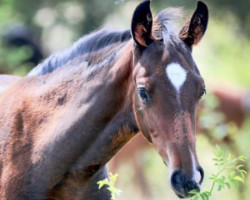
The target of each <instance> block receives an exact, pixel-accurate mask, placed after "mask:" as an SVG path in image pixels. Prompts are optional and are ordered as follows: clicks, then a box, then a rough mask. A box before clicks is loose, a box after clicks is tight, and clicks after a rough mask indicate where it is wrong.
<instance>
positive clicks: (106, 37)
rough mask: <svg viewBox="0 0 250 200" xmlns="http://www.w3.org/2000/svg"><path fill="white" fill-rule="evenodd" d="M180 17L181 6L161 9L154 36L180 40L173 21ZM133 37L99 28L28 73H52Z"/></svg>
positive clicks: (169, 40)
mask: <svg viewBox="0 0 250 200" xmlns="http://www.w3.org/2000/svg"><path fill="white" fill-rule="evenodd" d="M180 17H182V9H181V8H167V9H165V10H163V11H161V12H160V13H159V14H158V15H157V16H156V17H155V19H154V23H153V27H152V37H153V38H154V39H156V40H164V43H165V44H169V43H171V42H173V41H178V40H179V37H177V35H176V33H175V32H174V31H173V24H172V23H171V22H172V21H174V20H175V19H179V18H180ZM131 37H132V36H131V33H130V30H125V31H111V30H109V29H107V28H102V29H99V30H97V31H95V32H93V33H90V34H88V35H86V36H83V37H82V38H80V39H79V40H78V41H77V42H75V43H74V44H73V46H71V47H69V48H68V49H66V50H64V51H62V52H59V53H56V54H53V55H51V56H50V57H49V58H47V59H45V60H44V61H43V62H42V63H40V64H39V65H37V66H36V67H35V68H33V70H31V71H30V72H29V73H28V76H37V75H38V76H39V75H45V74H48V73H51V72H53V71H54V70H56V69H57V68H59V67H62V66H64V65H66V64H67V63H68V62H70V61H72V60H73V59H75V58H77V57H79V56H81V55H83V54H90V53H92V52H96V51H99V50H101V49H103V48H105V47H107V46H110V45H112V44H115V43H123V42H126V41H128V40H129V39H130V38H131Z"/></svg>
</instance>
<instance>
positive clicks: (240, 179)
mask: <svg viewBox="0 0 250 200" xmlns="http://www.w3.org/2000/svg"><path fill="white" fill-rule="evenodd" d="M233 179H234V180H236V181H240V182H242V183H244V179H243V178H242V177H240V176H235V177H234V178H233Z"/></svg>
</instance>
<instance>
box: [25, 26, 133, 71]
mask: <svg viewBox="0 0 250 200" xmlns="http://www.w3.org/2000/svg"><path fill="white" fill-rule="evenodd" d="M130 38H131V33H130V31H129V30H125V31H111V30H108V29H100V30H98V31H95V32H93V33H91V34H89V35H86V36H84V37H82V38H80V39H79V40H78V41H77V42H75V43H74V44H73V46H71V47H69V48H68V49H65V50H64V51H62V52H59V53H56V54H53V55H51V56H50V57H49V58H47V59H46V60H45V61H43V62H42V63H41V64H39V65H38V66H36V67H35V68H34V69H33V70H31V71H30V72H29V73H28V76H39V75H44V74H48V73H51V72H53V71H54V70H56V69H57V68H59V67H61V66H64V65H65V64H67V63H68V62H69V61H71V60H73V59H75V58H77V57H79V56H81V55H83V54H89V53H92V52H95V51H98V50H101V49H102V48H104V47H107V46H110V45H112V44H114V43H123V42H126V41H128V40H129V39H130Z"/></svg>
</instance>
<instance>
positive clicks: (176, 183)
mask: <svg viewBox="0 0 250 200" xmlns="http://www.w3.org/2000/svg"><path fill="white" fill-rule="evenodd" d="M183 181H184V180H183V176H182V174H181V172H180V171H175V172H174V173H173V174H172V177H171V185H172V187H173V188H174V189H175V190H177V191H180V192H182V191H183V187H182V183H183Z"/></svg>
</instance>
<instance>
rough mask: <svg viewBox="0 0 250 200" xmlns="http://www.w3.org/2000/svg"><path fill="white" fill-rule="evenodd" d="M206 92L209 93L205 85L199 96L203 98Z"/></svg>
mask: <svg viewBox="0 0 250 200" xmlns="http://www.w3.org/2000/svg"><path fill="white" fill-rule="evenodd" d="M206 93H207V91H206V88H205V87H204V88H202V89H201V91H200V96H199V98H200V99H201V98H202V96H203V95H204V94H206Z"/></svg>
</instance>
